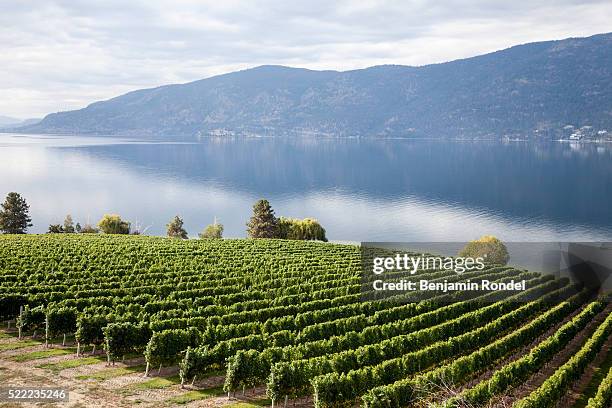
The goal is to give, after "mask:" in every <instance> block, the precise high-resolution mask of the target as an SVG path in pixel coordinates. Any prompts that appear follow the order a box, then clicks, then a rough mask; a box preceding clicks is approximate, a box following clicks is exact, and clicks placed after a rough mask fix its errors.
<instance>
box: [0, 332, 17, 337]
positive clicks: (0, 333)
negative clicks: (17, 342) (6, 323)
mask: <svg viewBox="0 0 612 408" xmlns="http://www.w3.org/2000/svg"><path fill="white" fill-rule="evenodd" d="M10 338H14V339H16V338H17V332H6V331H4V330H3V331H0V339H10Z"/></svg>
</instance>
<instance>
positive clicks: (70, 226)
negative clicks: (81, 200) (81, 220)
mask: <svg viewBox="0 0 612 408" xmlns="http://www.w3.org/2000/svg"><path fill="white" fill-rule="evenodd" d="M74 231H75V229H74V222H73V221H72V216H71V215H70V214H68V215H67V216H66V219H65V220H64V232H65V233H66V234H74Z"/></svg>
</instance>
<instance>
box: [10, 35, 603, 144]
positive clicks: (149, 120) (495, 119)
mask: <svg viewBox="0 0 612 408" xmlns="http://www.w3.org/2000/svg"><path fill="white" fill-rule="evenodd" d="M570 125H571V126H573V127H569V126H570ZM583 126H584V127H585V128H584V129H587V130H589V129H590V130H592V131H603V130H604V129H607V130H612V33H609V34H600V35H595V36H592V37H588V38H570V39H565V40H560V41H547V42H538V43H530V44H524V45H518V46H515V47H512V48H509V49H505V50H502V51H497V52H493V53H490V54H486V55H481V56H477V57H472V58H466V59H462V60H456V61H451V62H447V63H442V64H433V65H426V66H421V67H408V66H399V65H385V66H375V67H371V68H367V69H360V70H354V71H345V72H337V71H312V70H307V69H299V68H288V67H283V66H261V67H258V68H253V69H248V70H244V71H238V72H233V73H229V74H224V75H219V76H215V77H211V78H207V79H202V80H199V81H195V82H190V83H186V84H179V85H167V86H161V87H159V88H154V89H143V90H138V91H134V92H130V93H127V94H125V95H121V96H118V97H116V98H113V99H110V100H107V101H103V102H96V103H93V104H91V105H89V106H87V107H86V108H84V109H80V110H75V111H70V112H60V113H53V114H50V115H48V116H47V117H45V118H44V119H43V120H42V121H41V122H40V123H38V124H35V125H31V126H26V127H24V128H22V131H23V132H43V133H75V134H76V133H78V134H102V135H122V136H126V135H128V136H141V137H142V136H151V137H163V138H165V139H177V138H186V137H187V138H189V137H194V136H203V135H211V134H213V135H228V134H230V135H231V134H258V135H261V134H269V135H297V134H315V135H334V136H399V137H414V136H428V137H470V138H472V137H490V136H494V137H496V136H517V135H518V136H531V137H533V136H534V135H544V136H545V137H552V136H555V137H556V135H558V134H562V133H563V132H567V131H568V129H570V130H569V131H570V132H571V131H572V129H579V128H580V127H583ZM564 127H566V129H564ZM600 134H602V133H600Z"/></svg>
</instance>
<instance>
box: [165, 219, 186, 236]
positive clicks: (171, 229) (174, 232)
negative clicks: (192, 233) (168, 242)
mask: <svg viewBox="0 0 612 408" xmlns="http://www.w3.org/2000/svg"><path fill="white" fill-rule="evenodd" d="M166 227H167V228H168V236H169V237H170V238H181V239H187V231H185V229H184V228H183V219H182V218H181V217H179V216H178V215H177V216H175V217H174V218H173V219H172V220H171V221H170V223H169V224H168V225H166Z"/></svg>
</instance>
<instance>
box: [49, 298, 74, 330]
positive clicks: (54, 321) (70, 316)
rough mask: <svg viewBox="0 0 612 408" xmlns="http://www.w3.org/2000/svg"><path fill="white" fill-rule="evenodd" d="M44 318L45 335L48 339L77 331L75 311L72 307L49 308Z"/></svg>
mask: <svg viewBox="0 0 612 408" xmlns="http://www.w3.org/2000/svg"><path fill="white" fill-rule="evenodd" d="M46 318H47V325H48V326H47V334H48V336H49V337H50V338H51V337H55V336H57V335H60V334H68V333H74V332H75V331H76V329H77V327H76V326H77V322H76V320H77V310H76V309H75V308H73V307H66V306H64V307H57V308H56V307H49V308H48V309H47V316H46Z"/></svg>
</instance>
